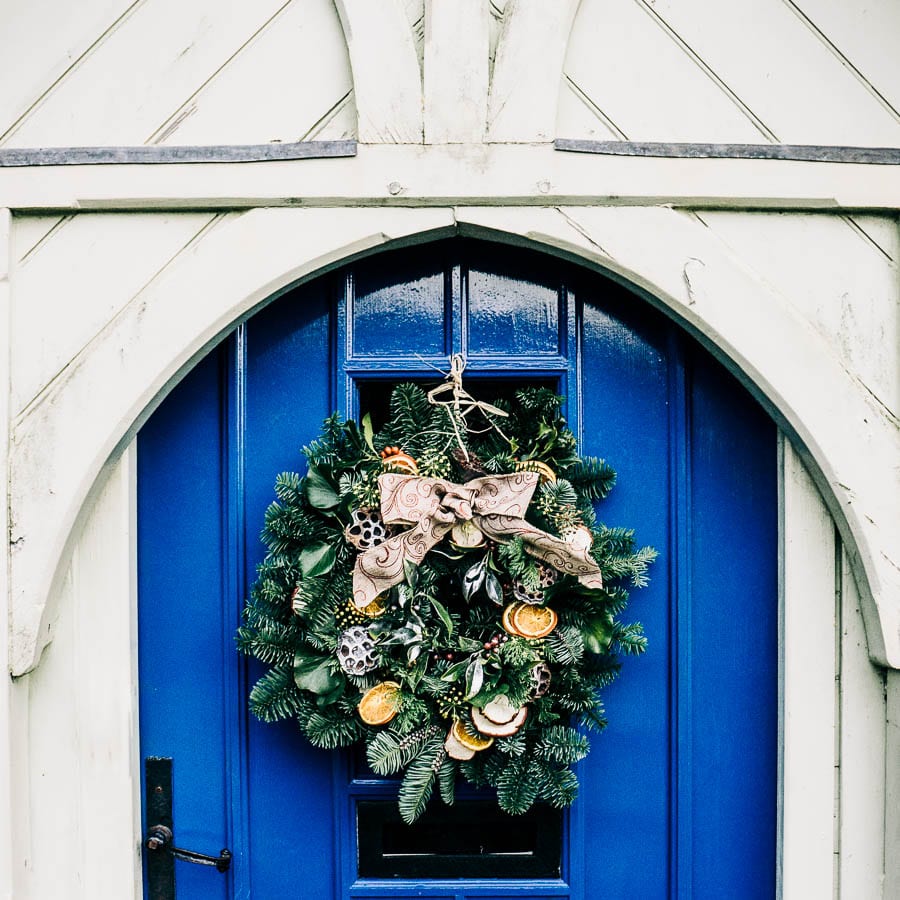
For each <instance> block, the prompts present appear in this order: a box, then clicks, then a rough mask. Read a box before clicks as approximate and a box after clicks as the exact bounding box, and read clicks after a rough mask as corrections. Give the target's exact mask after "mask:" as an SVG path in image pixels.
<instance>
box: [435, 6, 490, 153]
mask: <svg viewBox="0 0 900 900" xmlns="http://www.w3.org/2000/svg"><path fill="white" fill-rule="evenodd" d="M489 38H490V16H489V14H488V4H487V0H453V2H451V3H448V2H447V0H426V2H425V51H424V52H425V59H424V73H423V74H424V80H425V93H424V98H425V142H426V143H427V144H469V143H474V142H477V141H481V140H482V139H483V137H484V128H485V122H486V120H487V93H488V44H489Z"/></svg>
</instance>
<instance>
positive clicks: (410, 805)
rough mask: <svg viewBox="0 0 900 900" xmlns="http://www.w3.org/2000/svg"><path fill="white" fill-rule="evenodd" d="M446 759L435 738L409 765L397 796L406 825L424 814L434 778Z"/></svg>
mask: <svg viewBox="0 0 900 900" xmlns="http://www.w3.org/2000/svg"><path fill="white" fill-rule="evenodd" d="M446 757H447V751H446V750H445V749H444V744H443V742H442V741H441V739H440V737H437V738H432V739H431V740H429V741H428V742H427V743H426V744H425V746H424V747H423V748H422V751H421V753H419V755H418V756H417V757H416V758H415V759H414V760H413V761H412V762H411V763H410V764H409V768H408V769H407V770H406V774H405V775H404V776H403V781H402V782H401V784H400V791H399V794H398V806H399V807H400V816H401V818H402V819H403V821H404V822H406V824H407V825H412V823H413V822H415V821H416V819H418V818H419V816H421V815H422V813H423V812H425V807H426V806H427V805H428V801H429V800H430V799H431V792H432V790H433V789H434V780H435V777H436V775H437V773H438V772H439V771H440V769H441V766H442V765H443V764H444V760H445V759H446Z"/></svg>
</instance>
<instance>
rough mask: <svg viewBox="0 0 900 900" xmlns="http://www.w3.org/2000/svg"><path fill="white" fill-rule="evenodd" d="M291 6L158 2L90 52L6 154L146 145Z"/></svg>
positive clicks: (39, 106)
mask: <svg viewBox="0 0 900 900" xmlns="http://www.w3.org/2000/svg"><path fill="white" fill-rule="evenodd" d="M285 2H286V0H259V2H258V3H252V4H247V3H242V2H240V0H192V2H190V3H184V2H182V0H153V2H144V3H141V4H139V5H137V6H136V7H135V8H134V9H133V11H131V12H130V14H129V15H128V16H127V17H124V18H123V19H122V21H121V22H120V23H119V24H118V25H117V27H115V28H112V29H110V30H109V31H108V32H106V33H104V34H103V35H102V39H101V40H98V41H97V42H96V43H95V44H93V45H92V46H91V47H90V50H89V52H86V53H85V54H84V55H83V57H82V58H81V59H80V60H79V62H78V65H77V66H74V67H73V68H72V69H71V70H70V71H68V72H67V73H66V75H65V77H64V78H61V79H60V80H58V81H57V82H55V83H54V84H53V85H52V87H51V88H50V89H49V90H47V92H46V93H44V94H43V95H42V97H41V98H40V102H39V103H36V104H35V105H33V107H32V108H31V109H30V111H29V113H28V115H27V116H25V117H24V118H22V119H20V121H19V122H18V124H17V127H16V128H15V130H14V131H12V132H11V133H9V134H8V136H7V137H6V139H5V140H4V144H5V146H14V147H41V146H45V147H46V146H51V147H52V146H93V145H101V144H112V145H135V144H143V143H145V142H146V141H148V140H149V139H150V138H151V136H152V135H154V134H155V133H156V131H157V129H158V128H159V127H160V125H161V124H162V123H164V122H166V121H167V120H168V119H169V117H170V116H171V115H172V113H173V112H174V111H175V110H177V109H178V108H179V107H180V106H181V105H182V104H183V103H184V101H185V100H186V98H188V97H190V96H191V95H193V94H194V93H195V92H196V91H197V90H198V89H200V88H201V87H202V86H203V85H204V84H206V82H207V81H208V79H209V78H210V76H211V75H212V74H213V73H215V72H218V71H219V70H220V69H221V68H222V66H223V65H224V64H225V63H226V62H227V61H228V60H230V59H231V58H232V57H233V56H234V54H235V53H236V52H237V51H238V50H240V48H242V47H243V46H244V45H245V44H246V43H247V42H248V41H249V40H250V39H251V38H252V37H253V35H255V34H256V33H257V32H258V31H259V30H260V29H261V28H262V27H263V26H264V25H265V24H266V23H267V22H268V21H269V20H270V19H271V17H272V16H273V15H274V14H275V13H276V12H277V11H278V10H279V9H281V8H282V7H283V6H284V5H285Z"/></svg>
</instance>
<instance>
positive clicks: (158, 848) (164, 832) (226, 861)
mask: <svg viewBox="0 0 900 900" xmlns="http://www.w3.org/2000/svg"><path fill="white" fill-rule="evenodd" d="M144 846H145V847H146V848H147V849H148V850H153V851H154V852H156V853H159V852H163V853H171V854H172V856H174V857H175V858H176V859H183V860H184V861H185V862H189V863H197V865H200V866H215V867H216V871H217V872H227V871H228V869H229V868H230V866H231V851H230V850H228V849H225V850H220V851H219V855H218V856H207V855H206V854H205V853H197V852H196V851H194V850H182V849H181V848H180V847H175V846H174V845H173V844H172V829H171V828H166V826H165V825H154V826H152V827H151V829H150V831H149V832H148V833H147V840H146V841H145V842H144Z"/></svg>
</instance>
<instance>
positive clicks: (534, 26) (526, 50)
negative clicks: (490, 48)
mask: <svg viewBox="0 0 900 900" xmlns="http://www.w3.org/2000/svg"><path fill="white" fill-rule="evenodd" d="M579 3H580V0H555V2H553V3H547V2H545V0H509V2H508V3H507V4H506V7H505V10H504V16H503V30H502V32H501V33H500V40H499V43H498V45H497V55H496V58H495V60H494V73H493V78H492V81H491V96H490V101H489V108H488V122H489V125H488V139H489V140H491V141H547V140H550V139H552V138H553V137H555V136H556V107H557V102H558V99H559V82H560V77H561V75H562V68H563V60H564V59H565V56H566V47H567V46H568V41H569V32H570V31H571V30H572V20H573V19H574V18H575V12H576V10H577V9H578V5H579Z"/></svg>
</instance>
